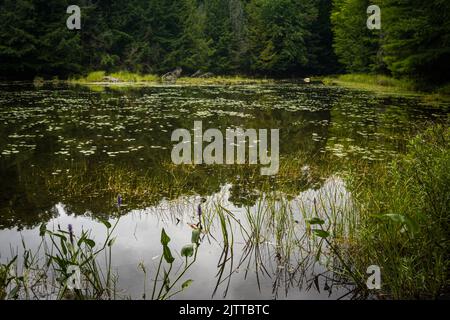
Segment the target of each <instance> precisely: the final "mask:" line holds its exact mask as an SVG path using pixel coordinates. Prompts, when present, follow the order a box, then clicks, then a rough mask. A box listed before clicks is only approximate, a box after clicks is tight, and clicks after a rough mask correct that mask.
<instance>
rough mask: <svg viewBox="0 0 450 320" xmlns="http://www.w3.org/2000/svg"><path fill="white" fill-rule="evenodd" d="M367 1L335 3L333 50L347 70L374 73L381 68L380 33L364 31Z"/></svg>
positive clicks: (342, 0) (332, 17)
mask: <svg viewBox="0 0 450 320" xmlns="http://www.w3.org/2000/svg"><path fill="white" fill-rule="evenodd" d="M370 4H371V1H369V0H334V1H333V11H332V15H331V21H332V24H333V33H334V49H335V52H336V55H337V56H338V58H339V62H341V63H342V64H343V65H344V67H345V69H346V71H348V72H355V73H357V72H373V71H379V70H380V69H382V66H381V65H380V60H381V59H380V56H379V54H378V53H379V50H380V31H378V30H369V29H368V28H367V18H368V15H367V7H368V6H369V5H370Z"/></svg>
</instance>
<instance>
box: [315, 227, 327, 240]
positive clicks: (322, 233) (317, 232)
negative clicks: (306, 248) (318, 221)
mask: <svg viewBox="0 0 450 320" xmlns="http://www.w3.org/2000/svg"><path fill="white" fill-rule="evenodd" d="M313 232H314V234H315V235H316V236H318V237H320V238H324V239H325V238H328V237H329V236H330V233H329V232H328V231H325V230H319V229H314V230H313Z"/></svg>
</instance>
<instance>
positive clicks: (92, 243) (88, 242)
mask: <svg viewBox="0 0 450 320" xmlns="http://www.w3.org/2000/svg"><path fill="white" fill-rule="evenodd" d="M84 242H85V243H86V244H87V245H88V246H89V247H91V248H93V247H95V241H94V240H92V239H84Z"/></svg>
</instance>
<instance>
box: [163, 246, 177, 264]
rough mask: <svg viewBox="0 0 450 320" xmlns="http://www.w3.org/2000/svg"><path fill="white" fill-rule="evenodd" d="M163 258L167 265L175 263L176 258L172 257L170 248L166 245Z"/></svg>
mask: <svg viewBox="0 0 450 320" xmlns="http://www.w3.org/2000/svg"><path fill="white" fill-rule="evenodd" d="M163 256H164V259H165V260H166V261H167V263H173V262H174V261H175V258H174V257H173V256H172V252H170V249H169V247H168V246H166V245H165V246H163Z"/></svg>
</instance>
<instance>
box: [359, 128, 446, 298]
mask: <svg viewBox="0 0 450 320" xmlns="http://www.w3.org/2000/svg"><path fill="white" fill-rule="evenodd" d="M449 168H450V129H449V128H448V126H445V125H434V126H432V127H430V128H429V129H428V130H426V131H425V132H424V133H422V134H420V135H418V136H417V137H415V138H414V139H412V140H411V141H410V143H409V147H408V152H407V154H405V155H402V156H399V158H398V159H396V160H395V161H393V162H392V163H390V164H389V165H386V164H378V165H376V166H374V167H371V169H370V171H368V172H366V174H365V175H353V177H352V183H351V185H352V186H353V189H354V190H353V192H354V196H355V197H356V200H357V203H358V204H359V206H358V209H359V214H360V217H359V220H360V221H359V225H358V227H357V228H356V230H355V238H356V248H357V252H356V253H355V252H352V254H351V256H352V258H353V259H354V260H353V262H354V266H355V268H356V269H359V271H360V273H365V271H366V268H367V267H368V266H370V265H378V266H380V268H381V278H382V292H383V294H386V295H387V296H388V297H390V298H394V299H405V298H407V299H409V298H437V297H439V296H440V295H441V294H443V293H448V290H449V288H450V287H449V284H450V277H449V270H450V259H449V258H450V257H449V253H450V251H449V248H450V239H449V235H450V232H449V231H450V230H449V225H450V223H449V222H450V170H449Z"/></svg>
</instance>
